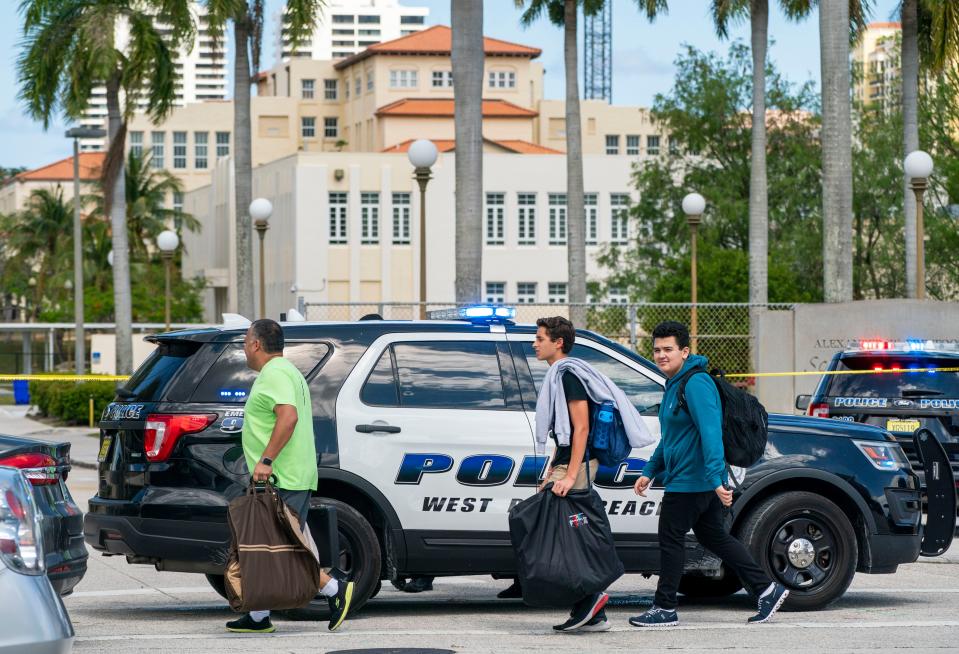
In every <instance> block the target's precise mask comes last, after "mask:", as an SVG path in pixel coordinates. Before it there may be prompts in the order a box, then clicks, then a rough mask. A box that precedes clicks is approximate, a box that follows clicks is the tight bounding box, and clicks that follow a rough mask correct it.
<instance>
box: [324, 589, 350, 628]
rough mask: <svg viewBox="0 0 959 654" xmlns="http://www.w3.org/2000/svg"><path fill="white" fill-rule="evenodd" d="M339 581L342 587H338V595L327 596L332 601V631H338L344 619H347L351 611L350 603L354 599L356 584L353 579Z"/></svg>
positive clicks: (330, 626)
mask: <svg viewBox="0 0 959 654" xmlns="http://www.w3.org/2000/svg"><path fill="white" fill-rule="evenodd" d="M338 583H339V585H340V587H339V588H338V589H337V591H336V595H334V596H333V597H328V598H327V601H328V602H329V603H330V624H329V627H328V629H329V630H330V631H336V630H337V629H339V627H340V625H341V624H343V621H344V620H346V614H347V613H349V612H350V603H351V602H352V601H353V586H354V585H355V584H354V583H353V582H352V581H340V582H338Z"/></svg>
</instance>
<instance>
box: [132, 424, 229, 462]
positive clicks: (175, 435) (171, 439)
mask: <svg viewBox="0 0 959 654" xmlns="http://www.w3.org/2000/svg"><path fill="white" fill-rule="evenodd" d="M214 420H216V414H213V413H201V414H176V413H151V414H150V415H148V416H147V421H146V429H145V432H144V436H143V447H144V449H145V450H146V455H147V460H148V461H166V460H167V458H168V457H169V456H170V453H171V452H173V448H174V446H175V445H176V442H177V440H179V438H180V436H182V435H183V434H194V433H196V432H198V431H203V430H204V429H206V428H207V427H209V426H210V425H211V424H212V423H213V421H214Z"/></svg>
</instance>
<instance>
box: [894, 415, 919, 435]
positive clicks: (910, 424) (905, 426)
mask: <svg viewBox="0 0 959 654" xmlns="http://www.w3.org/2000/svg"><path fill="white" fill-rule="evenodd" d="M886 429H888V430H889V431H894V432H899V433H903V434H911V433H912V432H914V431H916V430H917V429H919V421H918V420H899V419H896V418H890V419H889V420H887V421H886Z"/></svg>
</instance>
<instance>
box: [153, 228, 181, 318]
mask: <svg viewBox="0 0 959 654" xmlns="http://www.w3.org/2000/svg"><path fill="white" fill-rule="evenodd" d="M179 245H180V237H179V236H177V235H176V232H174V231H173V230H172V229H167V230H165V231H162V232H160V234H159V235H158V236H157V247H158V248H160V256H162V257H163V267H164V269H165V270H164V273H165V275H166V292H165V293H164V308H163V316H164V318H165V319H166V330H167V331H170V268H172V267H173V254H174V253H175V252H176V249H177V247H179Z"/></svg>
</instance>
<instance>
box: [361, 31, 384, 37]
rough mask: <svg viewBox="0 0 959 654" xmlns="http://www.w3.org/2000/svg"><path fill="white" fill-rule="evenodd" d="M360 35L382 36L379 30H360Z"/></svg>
mask: <svg viewBox="0 0 959 654" xmlns="http://www.w3.org/2000/svg"><path fill="white" fill-rule="evenodd" d="M359 32H360V36H380V31H379V30H360V31H359Z"/></svg>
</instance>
